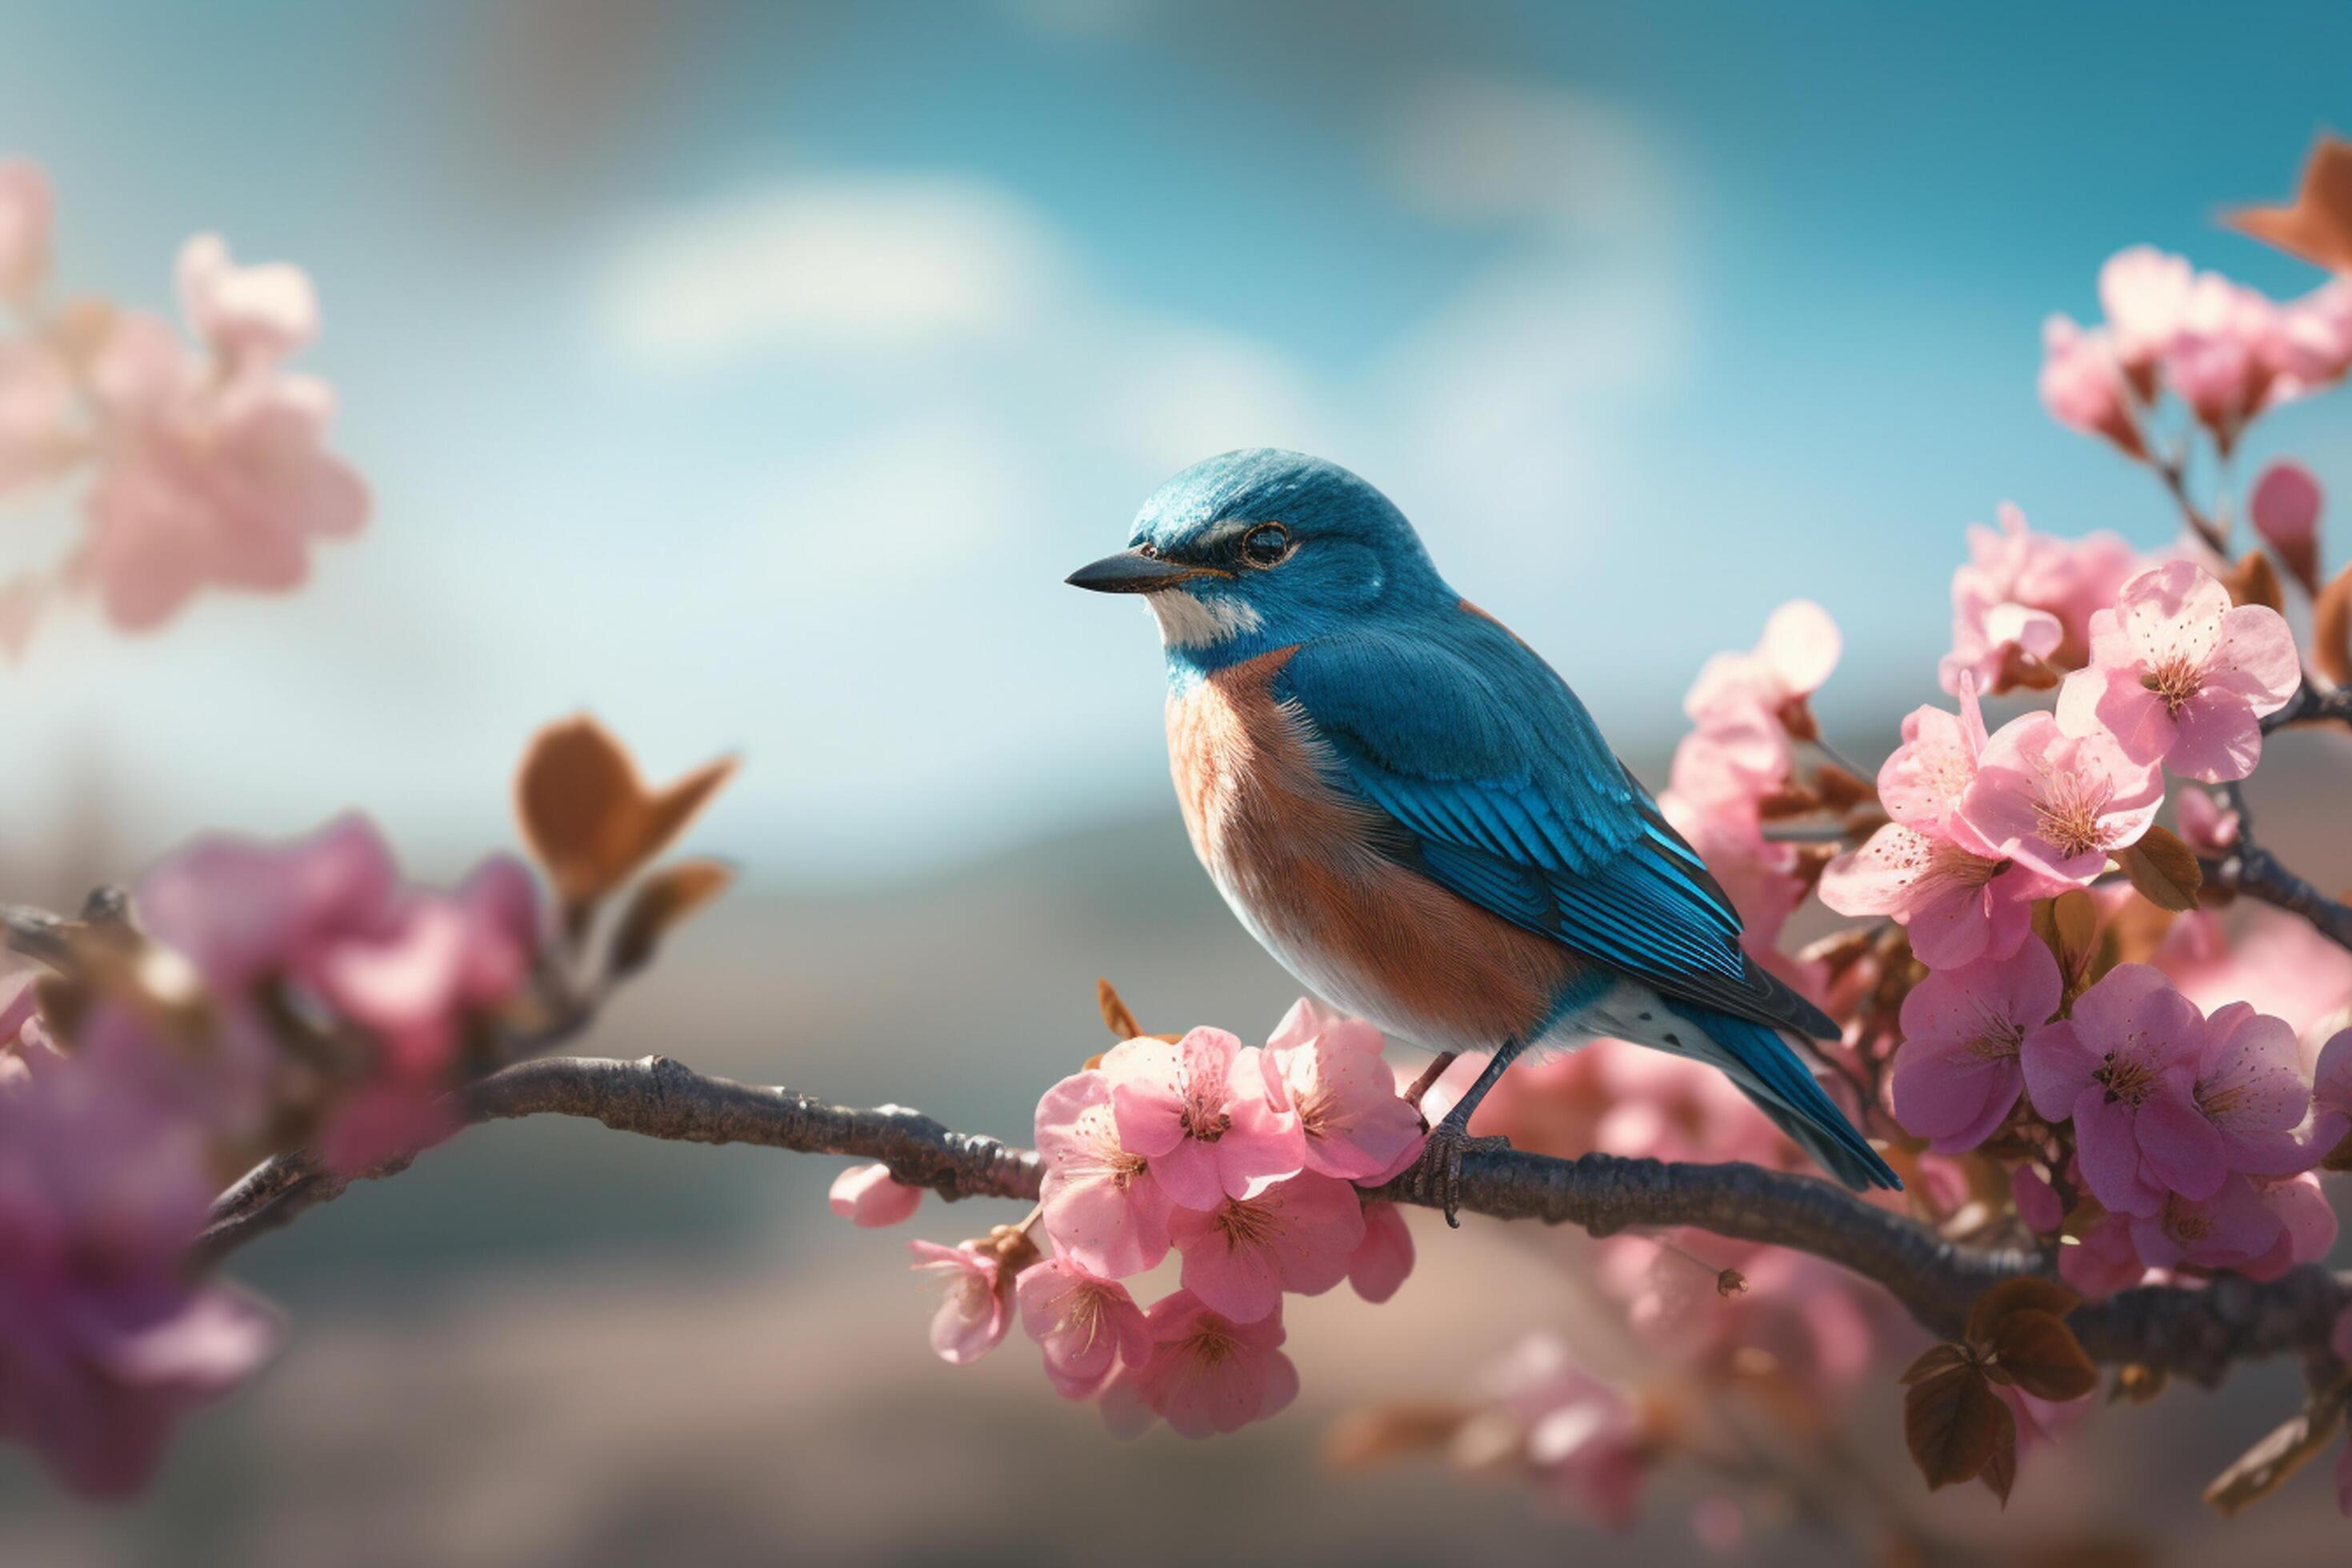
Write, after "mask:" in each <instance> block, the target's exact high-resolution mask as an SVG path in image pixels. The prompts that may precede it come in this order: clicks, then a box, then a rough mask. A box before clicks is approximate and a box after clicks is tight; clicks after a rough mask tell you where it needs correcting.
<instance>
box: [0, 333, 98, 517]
mask: <svg viewBox="0 0 2352 1568" xmlns="http://www.w3.org/2000/svg"><path fill="white" fill-rule="evenodd" d="M74 397H75V393H74V383H73V374H72V372H71V370H70V368H69V367H68V365H67V364H66V362H65V361H64V360H63V359H62V358H60V357H59V356H58V353H57V351H56V350H54V349H52V348H50V347H49V346H48V345H47V344H46V343H40V342H26V341H11V340H8V339H0V497H5V496H8V495H12V494H14V493H16V492H17V491H19V490H26V489H33V488H34V487H36V486H37V485H42V484H46V483H47V482H48V481H49V480H51V479H56V478H57V477H58V475H60V474H63V473H64V472H66V471H67V470H68V468H71V467H72V466H73V464H74V463H75V462H76V461H78V460H79V458H81V457H82V455H83V452H84V450H85V437H84V436H83V433H82V429H81V423H80V419H79V416H78V413H77V410H76V407H75V402H74Z"/></svg>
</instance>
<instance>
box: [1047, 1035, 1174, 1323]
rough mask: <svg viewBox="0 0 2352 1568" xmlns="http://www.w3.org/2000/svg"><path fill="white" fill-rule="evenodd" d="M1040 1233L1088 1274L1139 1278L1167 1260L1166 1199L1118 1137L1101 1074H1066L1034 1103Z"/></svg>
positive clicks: (1144, 1162)
mask: <svg viewBox="0 0 2352 1568" xmlns="http://www.w3.org/2000/svg"><path fill="white" fill-rule="evenodd" d="M1036 1142H1037V1154H1038V1158H1039V1159H1040V1160H1041V1161H1043V1162H1044V1163H1045V1178H1044V1181H1043V1184H1042V1187H1041V1190H1040V1192H1039V1194H1038V1195H1039V1199H1040V1201H1041V1202H1042V1203H1043V1204H1044V1205H1045V1234H1046V1235H1048V1236H1050V1237H1053V1238H1054V1245H1055V1247H1059V1248H1060V1249H1061V1251H1062V1252H1063V1253H1064V1254H1065V1255H1066V1256H1067V1257H1068V1258H1071V1259H1072V1260H1073V1261H1075V1262H1076V1263H1077V1264H1079V1265H1080V1266H1082V1267H1083V1268H1086V1269H1087V1270H1088V1271H1089V1272H1091V1273H1095V1274H1100V1275H1104V1276H1106V1277H1108V1278H1110V1279H1124V1278H1125V1277H1126V1276H1128V1275H1130V1274H1140V1273H1142V1272H1143V1271H1144V1270H1145V1269H1147V1268H1152V1267H1153V1266H1155V1265H1156V1264H1158V1263H1159V1262H1160V1259H1161V1258H1165V1257H1167V1256H1168V1215H1169V1202H1168V1194H1166V1193H1165V1192H1163V1191H1161V1190H1160V1183H1159V1180H1158V1178H1157V1176H1156V1174H1155V1173H1154V1172H1153V1171H1152V1169H1151V1165H1150V1162H1149V1161H1147V1160H1146V1159H1145V1158H1144V1157H1143V1156H1142V1155H1141V1154H1139V1153H1138V1152H1135V1151H1134V1150H1132V1149H1130V1148H1129V1147H1128V1146H1127V1145H1126V1144H1125V1143H1124V1142H1121V1140H1120V1138H1119V1132H1118V1115H1117V1113H1116V1112H1115V1111H1114V1110H1112V1107H1111V1083H1110V1079H1109V1076H1108V1074H1105V1073H1103V1072H1100V1071H1097V1070H1094V1069H1091V1068H1090V1069H1088V1070H1087V1071H1085V1072H1080V1073H1073V1074H1072V1075H1071V1076H1070V1077H1068V1078H1066V1079H1063V1080H1062V1081H1061V1082H1059V1083H1057V1084H1055V1086H1054V1087H1053V1088H1051V1089H1047V1090H1046V1091H1045V1097H1044V1098H1043V1099H1041V1100H1038V1101H1037V1117H1036Z"/></svg>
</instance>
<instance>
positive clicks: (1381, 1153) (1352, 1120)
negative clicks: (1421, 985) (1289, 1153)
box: [1258, 997, 1422, 1181]
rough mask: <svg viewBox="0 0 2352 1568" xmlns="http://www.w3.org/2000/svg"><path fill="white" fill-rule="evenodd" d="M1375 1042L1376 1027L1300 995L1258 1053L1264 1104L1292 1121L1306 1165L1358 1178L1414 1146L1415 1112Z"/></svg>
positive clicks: (1418, 1132)
mask: <svg viewBox="0 0 2352 1568" xmlns="http://www.w3.org/2000/svg"><path fill="white" fill-rule="evenodd" d="M1258 1062H1259V1066H1260V1068H1261V1069H1262V1070H1263V1072H1264V1074H1265V1100H1266V1103H1267V1105H1269V1106H1270V1107H1272V1108H1273V1109H1274V1110H1275V1111H1276V1112H1277V1113H1286V1114H1288V1115H1292V1116H1295V1117H1297V1121H1298V1130H1299V1132H1300V1134H1301V1136H1302V1137H1303V1139H1304V1140H1305V1151H1306V1152H1305V1161H1306V1166H1307V1169H1308V1170H1310V1171H1320V1172H1322V1173H1324V1174H1325V1175H1328V1176H1343V1177H1346V1178H1347V1179H1348V1180H1349V1181H1361V1180H1363V1179H1364V1178H1366V1177H1368V1176H1372V1175H1377V1174H1378V1173H1381V1172H1382V1171H1384V1170H1387V1169H1388V1168H1389V1167H1390V1166H1391V1165H1393V1164H1395V1163H1396V1162H1397V1161H1398V1160H1399V1159H1400V1158H1402V1157H1403V1156H1405V1155H1406V1154H1408V1153H1410V1152H1412V1151H1414V1150H1416V1149H1418V1148H1419V1146H1420V1144H1421V1140H1422V1126H1421V1113H1420V1112H1419V1111H1418V1110H1415V1109H1414V1108H1413V1107H1412V1106H1410V1105H1408V1104H1406V1103H1405V1102H1404V1100H1402V1098H1400V1097H1399V1096H1398V1094H1397V1090H1396V1078H1395V1075H1394V1074H1393V1073H1391V1071H1390V1070H1389V1066H1388V1063H1387V1062H1386V1061H1384V1060H1382V1059H1381V1032H1380V1030H1379V1028H1378V1027H1377V1026H1373V1025H1371V1024H1368V1023H1366V1022H1365V1021H1364V1020H1363V1019H1361V1018H1350V1017H1347V1016H1344V1015H1341V1014H1339V1013H1334V1012H1332V1011H1331V1010H1329V1009H1328V1008H1327V1007H1324V1006H1322V1005H1320V1004H1318V1003H1317V1002H1315V1001H1313V1000H1311V999H1309V998H1307V997H1301V998H1299V1000H1298V1001H1297V1002H1296V1003H1294V1004H1293V1005H1292V1006H1291V1009H1290V1011H1289V1012H1288V1013H1286V1014H1285V1015H1284V1016H1283V1019H1282V1022H1281V1023H1280V1024H1278V1025H1277V1026H1276V1027H1275V1031H1274V1034H1273V1036H1272V1037H1270V1038H1269V1039H1268V1040H1267V1041H1266V1043H1265V1048H1264V1049H1263V1050H1261V1051H1260V1052H1259V1054H1258Z"/></svg>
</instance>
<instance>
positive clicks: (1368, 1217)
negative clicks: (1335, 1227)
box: [1348, 1203, 1412, 1306]
mask: <svg viewBox="0 0 2352 1568" xmlns="http://www.w3.org/2000/svg"><path fill="white" fill-rule="evenodd" d="M1411 1273H1412V1229H1411V1227H1409V1226H1407V1225H1406V1224H1405V1223H1404V1212H1403V1211H1402V1209H1399V1208H1398V1207H1397V1205H1394V1204H1391V1203H1372V1204H1366V1205H1364V1239H1363V1240H1362V1241H1360V1242H1359V1243H1358V1244H1357V1246H1356V1250H1355V1253H1354V1255H1353V1256H1351V1257H1350V1258H1349V1259H1348V1283H1349V1285H1350V1286H1352V1287H1354V1289H1355V1292H1356V1294H1357V1295H1359V1296H1361V1297H1362V1298H1363V1299H1364V1300H1367V1301H1370V1302H1371V1303H1372V1304H1373V1305H1374V1306H1378V1305H1379V1304H1380V1303H1381V1302H1382V1301H1385V1300H1388V1299H1389V1298H1390V1297H1391V1296H1393V1295H1395V1294H1396V1293H1397V1291H1398V1290H1399V1289H1402V1287H1403V1285H1404V1281H1405V1276H1407V1275H1409V1274H1411Z"/></svg>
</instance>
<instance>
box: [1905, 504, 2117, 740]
mask: <svg viewBox="0 0 2352 1568" xmlns="http://www.w3.org/2000/svg"><path fill="white" fill-rule="evenodd" d="M1999 518H2000V528H1998V529H1990V528H1986V527H1984V526H1983V525H1982V524H1980V523H1972V524H1970V525H1969V532H1968V540H1969V560H1968V563H1967V564H1966V565H1963V566H1962V567H1961V568H1960V569H1959V570H1958V571H1957V572H1955V573H1953V574H1952V651H1951V652H1950V653H1949V654H1947V655H1946V656H1945V657H1944V659H1943V662H1942V663H1941V665H1940V666H1938V668H1937V674H1938V677H1939V679H1941V680H1942V682H1943V687H1944V689H1945V690H1946V691H1948V692H1951V693H1952V694H1953V695H1955V696H1957V695H1958V693H1959V689H1960V677H1961V676H1962V675H1963V674H1964V673H1966V674H1972V675H1974V676H1975V677H1976V680H1977V689H1979V691H1986V692H1994V693H1998V692H2001V691H2006V690H2008V689H2010V688H2011V686H2014V685H2018V684H2020V683H2021V681H2024V680H2026V679H2027V678H2028V677H2033V676H2036V674H2037V671H2038V669H2039V668H2040V667H2042V666H2047V667H2048V668H2050V669H2053V670H2064V669H2071V668H2074V667H2075V666H2077V665H2079V664H2081V663H2082V662H2083V660H2084V658H2087V657H2088V656H2089V651H2090V622H2091V616H2092V615H2093V613H2094V612H2095V611H2098V610H2101V609H2104V608H2105V607H2106V606H2108V605H2112V604H2114V603H2115V598H2116V591H2117V590H2118V589H2120V588H2121V587H2122V586H2123V584H2124V581H2125V579H2126V578H2128V577H2129V576H2130V575H2131V574H2132V573H2133V572H2134V570H2135V569H2136V567H2137V557H2136V556H2135V555H2134V554H2133V553H2132V549H2131V546H2130V545H2128V544H2126V543H2125V542H2123V541H2122V540H2121V539H2119V538H2117V537H2116V535H2115V534H2112V533H2105V532H2099V533H2092V534H2088V535H2086V536H2084V538H2082V539H2079V540H2071V541H2070V540H2064V539H2059V538H2056V537H2054V536H2053V535H2051V534H2047V533H2036V532H2034V531H2032V529H2029V528H2028V527H2026V525H2025V514H2024V513H2022V512H2021V511H2019V510H2017V508H2016V507H2014V506H2012V505H2011V504H2010V503H2008V502H2007V501H2003V502H2002V503H2001V505H2000V511H1999ZM2038 679H2040V680H2041V681H2042V683H2044V684H2046V682H2047V676H2046V675H2041V676H2039V677H2038Z"/></svg>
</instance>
